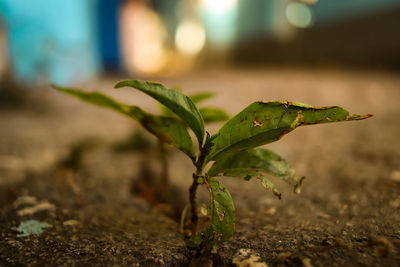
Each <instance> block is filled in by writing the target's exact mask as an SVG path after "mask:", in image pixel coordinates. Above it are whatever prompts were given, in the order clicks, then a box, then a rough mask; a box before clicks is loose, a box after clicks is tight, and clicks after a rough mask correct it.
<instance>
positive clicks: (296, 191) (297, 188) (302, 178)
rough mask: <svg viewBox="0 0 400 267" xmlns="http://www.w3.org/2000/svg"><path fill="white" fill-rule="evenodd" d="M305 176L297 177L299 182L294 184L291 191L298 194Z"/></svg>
mask: <svg viewBox="0 0 400 267" xmlns="http://www.w3.org/2000/svg"><path fill="white" fill-rule="evenodd" d="M305 178H306V177H305V176H303V177H301V178H300V179H299V182H298V183H297V184H296V185H295V186H294V189H293V192H294V193H295V194H300V193H301V185H302V183H303V180H304V179H305Z"/></svg>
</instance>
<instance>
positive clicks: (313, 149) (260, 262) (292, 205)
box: [0, 69, 400, 267]
mask: <svg viewBox="0 0 400 267" xmlns="http://www.w3.org/2000/svg"><path fill="white" fill-rule="evenodd" d="M118 78H120V77H117V78H104V79H101V80H98V81H93V82H91V83H87V84H81V85H80V87H82V88H85V89H87V90H100V91H102V92H104V93H106V94H108V95H111V96H113V97H115V98H117V99H119V100H121V101H125V102H128V103H132V104H136V105H139V106H141V107H142V108H143V109H145V110H149V111H151V112H153V113H156V112H158V105H157V104H156V103H155V102H154V101H153V100H152V99H150V98H149V97H148V96H146V95H144V94H142V93H140V92H137V91H135V90H133V89H128V88H126V89H119V90H114V89H111V88H112V87H113V84H114V82H115V81H117V80H118ZM153 80H158V81H161V82H163V83H165V84H166V85H168V86H171V87H173V86H179V87H181V88H183V89H184V92H186V93H195V92H201V91H211V92H215V93H216V94H217V95H216V97H215V98H213V99H210V100H208V101H207V102H205V103H204V105H205V106H218V107H220V108H223V109H226V110H227V111H228V112H229V113H230V114H232V115H234V114H236V113H237V112H239V111H241V110H242V109H243V108H244V107H246V106H247V105H248V104H250V103H252V102H254V101H256V100H292V101H296V102H303V103H308V104H312V105H317V106H327V105H328V106H329V105H339V106H342V107H344V108H346V109H348V110H350V112H351V113H356V114H366V113H372V114H374V117H372V118H370V119H368V120H363V121H358V122H344V123H332V124H326V125H317V126H308V127H300V128H298V129H296V130H295V131H293V132H292V133H290V134H289V135H287V136H285V137H284V138H282V139H281V140H280V141H279V142H276V143H273V144H270V145H267V146H266V147H267V148H269V149H271V150H273V151H275V152H276V153H278V154H280V155H281V156H282V157H284V158H285V159H287V160H288V161H289V163H290V164H291V165H292V166H293V167H294V169H296V171H297V173H298V175H301V176H303V175H304V176H306V179H305V180H304V183H303V187H302V192H301V194H300V195H296V194H293V192H292V189H291V188H290V187H289V186H287V185H286V184H284V183H283V182H282V181H279V180H278V179H274V178H271V179H272V180H273V182H274V183H275V185H276V186H277V187H278V188H279V189H280V191H281V192H282V193H283V198H282V200H279V199H277V198H276V197H274V195H273V194H271V192H268V191H266V190H265V189H264V188H263V187H262V186H261V184H260V183H259V181H257V180H255V179H254V180H251V181H248V182H246V181H242V180H239V179H235V178H229V177H226V178H225V177H222V178H219V180H220V181H221V182H222V183H223V184H224V185H226V186H227V188H228V189H229V191H230V192H231V195H232V197H233V200H234V202H235V207H236V216H237V222H236V232H235V234H234V236H233V237H232V238H231V240H229V241H228V242H226V243H224V244H223V245H221V246H220V248H219V249H218V251H217V253H216V254H213V255H206V256H203V257H196V258H194V257H193V253H192V252H191V251H189V250H188V249H187V248H186V247H185V243H184V241H183V235H182V233H181V232H180V223H179V214H180V212H181V211H182V210H183V208H184V207H185V205H186V203H187V198H188V188H189V185H190V183H191V177H192V176H191V173H192V172H193V167H192V166H191V161H190V159H188V158H186V157H185V155H184V154H183V153H181V152H179V151H177V150H174V149H173V148H169V150H168V154H169V163H170V167H169V169H170V172H169V175H170V183H169V186H168V189H167V186H165V187H164V188H163V189H164V190H165V192H164V193H165V194H164V203H159V201H158V200H157V199H156V198H157V195H156V194H155V193H154V191H152V187H151V186H147V187H146V182H145V183H143V181H151V183H152V182H154V181H155V183H157V179H159V176H160V173H161V172H162V169H161V167H160V162H159V155H158V150H157V142H156V140H155V138H153V137H151V136H149V135H146V133H145V132H141V133H143V135H144V136H145V138H146V139H147V140H148V142H149V145H148V146H146V147H150V149H147V148H146V147H140V148H137V149H136V148H134V147H133V148H132V149H131V151H128V152H126V151H124V152H121V150H119V149H115V147H116V145H121V143H123V142H124V140H126V139H127V138H128V136H129V135H130V134H131V133H132V131H135V130H137V129H139V128H140V127H139V126H138V124H136V123H135V122H134V121H132V120H131V119H129V118H126V117H123V116H121V115H119V114H116V113H114V112H112V111H109V110H106V109H101V108H98V107H95V106H91V105H89V104H86V103H83V102H81V101H79V100H76V99H73V98H71V97H69V96H66V95H61V94H59V93H57V92H55V91H53V90H51V89H50V88H42V89H40V92H39V89H35V90H36V93H37V94H38V95H41V97H31V98H29V99H30V101H34V102H36V103H30V104H31V105H24V106H17V107H2V109H1V116H0V129H1V131H0V208H1V210H0V265H5V266H16V265H18V266H20V265H22V266H25V265H28V266H43V265H51V266H53V265H57V266H73V265H78V266H88V265H90V266H91V265H94V266H99V265H100V266H104V265H105V266H109V265H117V266H153V265H156V266H157V265H161V266H163V265H167V266H176V265H178V266H179V265H191V266H200V265H202V266H203V265H204V266H213V265H214V266H232V265H237V266H306V267H310V266H400V194H399V193H400V141H399V136H400V120H399V118H400V105H398V101H399V99H400V90H399V84H400V76H399V75H398V73H386V72H376V71H375V72H368V71H339V70H316V69H315V70H314V69H253V70H248V69H246V70H222V69H215V70H207V71H202V72H199V73H197V74H192V75H187V76H182V77H175V78H162V79H153ZM38 107H39V108H38ZM220 126H221V124H211V125H208V126H207V128H208V131H209V132H210V133H215V132H216V131H217V129H218V127H220ZM85 142H86V143H91V144H93V145H91V146H89V148H88V149H87V150H85V151H83V152H82V154H80V155H79V158H78V161H79V162H78V163H79V164H78V163H76V162H74V159H72V160H71V157H70V156H71V151H72V150H73V149H72V148H74V147H77V146H79V144H84V143H85ZM143 192H145V193H143ZM198 200H199V202H200V203H207V198H206V194H205V190H204V188H203V189H201V190H200V192H199V196H198ZM28 223H30V224H31V225H33V226H34V231H33V230H32V231H33V232H35V234H31V233H30V232H29V231H28V232H23V231H22V230H23V229H24V227H26V225H27V224H28ZM25 229H26V228H25ZM18 230H20V231H18ZM246 264H247V265H246Z"/></svg>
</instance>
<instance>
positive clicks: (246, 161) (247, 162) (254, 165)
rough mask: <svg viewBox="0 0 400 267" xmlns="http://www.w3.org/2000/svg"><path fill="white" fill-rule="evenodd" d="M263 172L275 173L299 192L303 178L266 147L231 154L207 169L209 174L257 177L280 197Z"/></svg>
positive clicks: (246, 178) (247, 178)
mask: <svg viewBox="0 0 400 267" xmlns="http://www.w3.org/2000/svg"><path fill="white" fill-rule="evenodd" d="M263 173H268V174H272V175H275V176H277V177H279V178H281V179H282V180H284V181H285V182H287V183H288V184H290V185H291V186H293V188H294V192H295V193H300V186H301V183H302V180H303V178H300V177H298V176H297V175H296V172H295V171H294V169H293V168H291V167H290V165H289V164H288V163H287V161H285V160H284V159H282V158H281V157H280V156H279V155H278V154H276V153H274V152H272V151H270V150H267V149H262V148H259V149H250V150H245V151H240V152H238V153H235V154H231V155H229V156H227V157H223V158H221V159H219V160H217V161H216V162H215V163H214V164H213V165H212V166H211V168H210V170H209V171H208V175H209V176H217V175H223V176H231V177H240V178H243V179H245V180H249V179H250V178H251V177H257V178H259V179H260V180H261V182H262V184H263V185H264V187H266V188H268V189H271V190H272V192H273V193H274V194H275V195H276V196H278V197H280V196H281V194H280V193H279V191H278V190H277V189H276V188H275V187H274V185H273V184H272V183H271V182H270V181H269V180H268V179H267V178H266V177H264V175H263Z"/></svg>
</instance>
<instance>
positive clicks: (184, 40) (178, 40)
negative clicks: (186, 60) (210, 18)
mask: <svg viewBox="0 0 400 267" xmlns="http://www.w3.org/2000/svg"><path fill="white" fill-rule="evenodd" d="M205 42H206V33H205V30H204V28H203V27H202V26H201V24H199V23H198V22H196V21H194V20H191V19H188V20H184V21H182V22H181V23H180V24H179V25H178V28H177V30H176V34H175V45H176V47H177V48H178V49H179V51H181V52H182V53H184V54H189V55H194V54H197V53H199V52H200V51H201V50H202V49H203V47H204V44H205Z"/></svg>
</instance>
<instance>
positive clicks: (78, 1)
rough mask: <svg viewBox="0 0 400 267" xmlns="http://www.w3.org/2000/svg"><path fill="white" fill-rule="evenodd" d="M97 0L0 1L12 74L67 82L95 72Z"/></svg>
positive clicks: (33, 79) (31, 79)
mask: <svg viewBox="0 0 400 267" xmlns="http://www.w3.org/2000/svg"><path fill="white" fill-rule="evenodd" d="M96 5H97V1H96V0H65V1H56V0H1V1H0V12H1V14H2V16H3V18H4V19H5V21H6V24H7V28H8V42H9V44H8V47H9V49H10V58H11V64H12V68H13V72H14V75H15V77H16V78H17V79H18V80H20V81H23V82H34V83H41V82H52V83H57V84H63V85H66V84H70V83H73V82H77V81H82V80H86V79H89V78H91V77H93V76H96V75H97V74H98V72H99V67H100V65H99V56H98V44H97V40H98V38H97V34H96V32H97V30H96V29H97V25H96V21H97V20H96V16H97V14H96V11H97V7H96Z"/></svg>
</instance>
